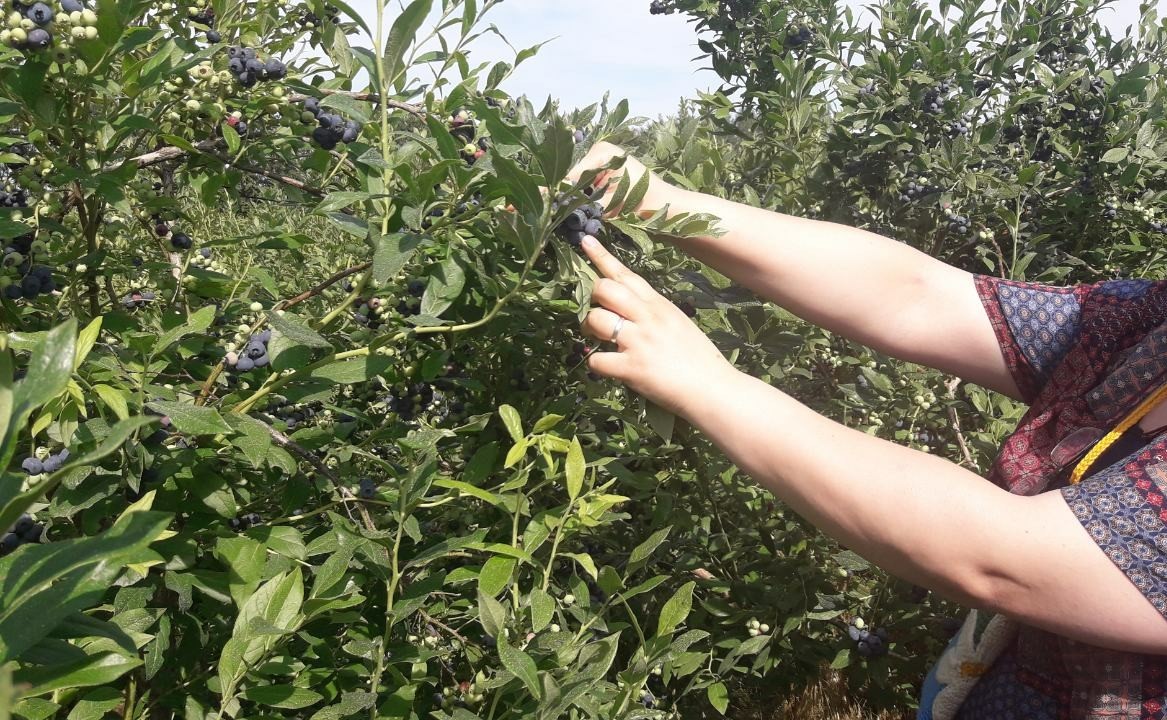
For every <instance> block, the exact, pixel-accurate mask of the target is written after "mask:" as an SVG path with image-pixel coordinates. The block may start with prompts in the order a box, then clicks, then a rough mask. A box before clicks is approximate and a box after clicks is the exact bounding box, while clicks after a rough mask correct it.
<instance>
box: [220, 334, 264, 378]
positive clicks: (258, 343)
mask: <svg viewBox="0 0 1167 720" xmlns="http://www.w3.org/2000/svg"><path fill="white" fill-rule="evenodd" d="M270 341H271V330H262V331H260V332H259V333H257V334H255V335H252V336H251V337H250V338H248V340H247V344H246V345H245V346H244V347H243V350H242V351H240V352H239V353H227V362H228V364H230V365H233V366H234V367H235V370H237V371H238V372H248V371H250V370H253V369H254V368H261V367H266V366H267V365H268V364H270V363H271V358H269V357H268V354H267V344H268V342H270Z"/></svg>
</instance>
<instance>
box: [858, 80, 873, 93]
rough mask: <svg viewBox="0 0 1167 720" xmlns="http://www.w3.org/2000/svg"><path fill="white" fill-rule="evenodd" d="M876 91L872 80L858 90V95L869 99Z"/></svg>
mask: <svg viewBox="0 0 1167 720" xmlns="http://www.w3.org/2000/svg"><path fill="white" fill-rule="evenodd" d="M876 91H877V90H876V85H875V81H874V80H872V81H871V82H869V83H867V84H866V85H864V86H863V87H861V88H859V95H860V96H861V97H871V96H873V95H875V93H876Z"/></svg>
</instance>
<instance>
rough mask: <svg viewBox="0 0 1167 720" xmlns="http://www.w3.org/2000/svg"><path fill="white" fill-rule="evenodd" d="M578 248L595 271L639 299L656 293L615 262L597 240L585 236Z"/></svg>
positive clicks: (612, 256)
mask: <svg viewBox="0 0 1167 720" xmlns="http://www.w3.org/2000/svg"><path fill="white" fill-rule="evenodd" d="M580 247H581V248H583V251H584V252H585V253H587V256H588V258H589V259H590V260H591V261H592V263H593V264H595V266H596V269H597V270H599V271H600V274H601V275H603V276H604V277H606V278H611V279H612V280H615V281H617V282H619V283H621V284H623V285H625V286H627V287H628V288H629V289H631V290H632V291H633V292H634V293H636V294H637V295H639V296H640V297H641V299H648V298H650V297H652V296H654V295H656V291H655V290H653V289H652V286H651V285H649V284H648V282H646V281H645V279H644V278H642V277H640V276H639V275H637V274H636V273H634V272H632V271H631V270H629V269H628V268H626V267H625V266H624V263H622V262H620V261H619V260H617V259H616V256H615V255H613V254H612V253H610V252H608V249H607V248H606V247H604V246H603V245H602V244H601V243H600V241H599V240H597V239H595V238H594V237H592V236H591V235H586V236H584V238H583V240H581V241H580Z"/></svg>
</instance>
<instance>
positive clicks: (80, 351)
mask: <svg viewBox="0 0 1167 720" xmlns="http://www.w3.org/2000/svg"><path fill="white" fill-rule="evenodd" d="M102 319H103V318H101V317H96V318H94V319H93V321H92V322H90V323H89V324H88V325H86V326H85V328H84V329H83V330H82V331H81V333H80V334H79V335H78V336H77V354H76V357H75V358H74V359H73V371H74V372H76V371H77V368H79V367H81V363H83V362H85V358H87V357H89V351H90V350H92V349H93V345H94V344H95V343H96V342H97V338H98V336H99V335H100V334H101V322H102ZM0 435H3V433H0Z"/></svg>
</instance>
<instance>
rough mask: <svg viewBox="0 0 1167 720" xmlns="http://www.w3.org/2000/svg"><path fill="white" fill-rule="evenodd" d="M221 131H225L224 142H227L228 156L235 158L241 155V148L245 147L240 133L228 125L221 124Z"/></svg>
mask: <svg viewBox="0 0 1167 720" xmlns="http://www.w3.org/2000/svg"><path fill="white" fill-rule="evenodd" d="M219 129H221V130H222V131H223V140H225V141H226V142H227V154H228V155H231V156H233V157H234V156H235V155H237V154H238V153H239V148H241V147H243V141H242V140H240V139H239V132H238V131H237V130H236V129H235V128H233V127H232V126H230V125H228V124H227V123H220V124H219Z"/></svg>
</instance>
